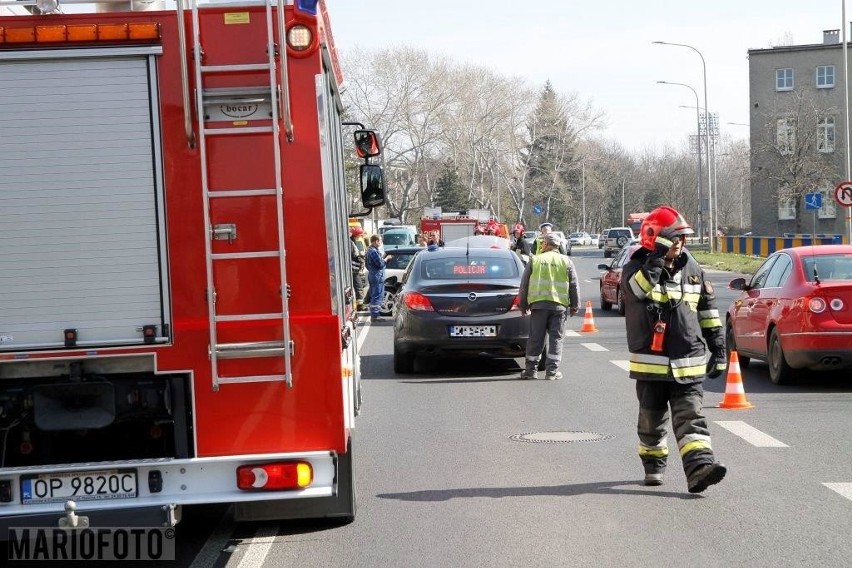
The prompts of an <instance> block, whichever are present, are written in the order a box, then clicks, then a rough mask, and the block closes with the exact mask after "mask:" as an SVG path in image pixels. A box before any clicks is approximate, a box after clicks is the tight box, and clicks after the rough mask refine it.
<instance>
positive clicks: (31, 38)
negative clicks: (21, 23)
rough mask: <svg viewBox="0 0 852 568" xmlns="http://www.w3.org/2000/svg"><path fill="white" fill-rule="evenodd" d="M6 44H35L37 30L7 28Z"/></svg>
mask: <svg viewBox="0 0 852 568" xmlns="http://www.w3.org/2000/svg"><path fill="white" fill-rule="evenodd" d="M6 43H35V28H7V29H6Z"/></svg>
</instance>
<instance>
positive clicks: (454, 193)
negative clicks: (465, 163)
mask: <svg viewBox="0 0 852 568" xmlns="http://www.w3.org/2000/svg"><path fill="white" fill-rule="evenodd" d="M468 203H469V199H468V191H467V189H466V188H465V187H464V186H463V185H462V183H461V179H460V178H459V173H458V170H457V169H456V166H455V164H454V163H453V162H452V161H451V160H447V161H446V162H444V165H443V167H442V168H441V175H440V176H439V177H438V179H437V181H436V182H435V205H436V206H437V207H440V208H441V209H442V210H444V211H459V210H462V209H467V208H468Z"/></svg>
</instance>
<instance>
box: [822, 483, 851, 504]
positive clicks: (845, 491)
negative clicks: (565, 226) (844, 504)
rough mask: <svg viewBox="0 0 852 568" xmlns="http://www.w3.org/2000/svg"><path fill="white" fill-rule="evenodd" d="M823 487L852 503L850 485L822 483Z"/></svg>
mask: <svg viewBox="0 0 852 568" xmlns="http://www.w3.org/2000/svg"><path fill="white" fill-rule="evenodd" d="M823 485H825V486H826V487H828V488H829V489H831V490H832V491H836V492H837V493H840V494H841V495H843V496H844V497H846V498H847V499H849V500H850V501H852V483H823Z"/></svg>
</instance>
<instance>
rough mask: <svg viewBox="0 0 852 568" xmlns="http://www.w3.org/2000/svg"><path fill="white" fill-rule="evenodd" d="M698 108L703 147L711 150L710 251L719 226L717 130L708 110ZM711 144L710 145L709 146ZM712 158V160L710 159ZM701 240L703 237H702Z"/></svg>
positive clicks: (709, 189)
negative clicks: (700, 115) (711, 124)
mask: <svg viewBox="0 0 852 568" xmlns="http://www.w3.org/2000/svg"><path fill="white" fill-rule="evenodd" d="M679 108H695V107H693V106H691V105H679ZM698 110H700V111H701V112H703V113H704V134H705V136H706V138H705V140H704V144H705V147H709V148H710V149H711V150H712V152H710V157H708V158H707V160H708V162H707V208H708V219H707V224H708V226H709V229H708V232H709V233H710V251H711V252H713V251H714V247H713V244H714V242H715V236H716V229H717V227H718V226H719V199H718V196H719V184H718V183H717V178H716V134H717V131H716V130H714V129H713V128H711V127H710V123H709V122H707V120H708V118H707V117H710V116H712V114H711V113H710V111H708V110H707V109H706V108H704V107H698ZM711 144H712V146H710V145H711ZM697 151H698V152H699V153H701V132H700V131H699V132H698V149H697ZM711 158H712V161H710V159H711ZM702 241H703V239H702Z"/></svg>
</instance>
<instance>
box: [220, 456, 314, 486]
mask: <svg viewBox="0 0 852 568" xmlns="http://www.w3.org/2000/svg"><path fill="white" fill-rule="evenodd" d="M313 480H314V468H313V467H312V466H311V464H310V463H308V462H304V461H294V462H278V463H258V464H252V465H241V466H240V467H238V468H237V487H238V488H239V489H243V490H246V491H252V490H260V491H278V490H281V489H302V488H304V487H307V486H308V485H310V484H311V483H312V482H313Z"/></svg>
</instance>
